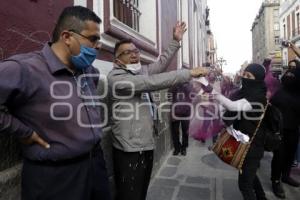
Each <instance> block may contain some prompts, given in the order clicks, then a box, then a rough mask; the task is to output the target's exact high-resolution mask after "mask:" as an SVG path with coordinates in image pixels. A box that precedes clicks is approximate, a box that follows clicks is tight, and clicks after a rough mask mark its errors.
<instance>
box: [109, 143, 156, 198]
mask: <svg viewBox="0 0 300 200" xmlns="http://www.w3.org/2000/svg"><path fill="white" fill-rule="evenodd" d="M113 158H114V176H115V184H116V199H117V200H145V199H146V195H147V190H148V186H149V182H150V178H151V172H152V167H153V151H152V150H151V151H141V152H124V151H121V150H118V149H116V148H114V149H113Z"/></svg>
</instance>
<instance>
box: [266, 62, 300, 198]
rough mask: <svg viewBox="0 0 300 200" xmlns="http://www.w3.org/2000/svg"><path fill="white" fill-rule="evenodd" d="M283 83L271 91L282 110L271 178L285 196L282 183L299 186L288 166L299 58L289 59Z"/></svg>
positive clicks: (297, 109) (295, 130)
mask: <svg viewBox="0 0 300 200" xmlns="http://www.w3.org/2000/svg"><path fill="white" fill-rule="evenodd" d="M281 85H282V87H281V88H280V89H279V90H278V91H277V92H276V93H275V94H274V96H273V97H272V99H271V103H272V104H274V105H275V106H276V107H278V108H279V110H280V111H281V113H282V119H283V129H282V135H283V139H282V145H281V147H280V148H279V149H278V150H276V151H274V154H273V159H272V171H271V180H272V186H273V192H274V194H275V195H276V196H277V197H280V198H285V192H284V190H283V187H282V184H281V182H283V183H286V184H288V185H290V186H293V187H299V186H300V183H299V182H298V181H296V180H294V179H293V178H292V177H291V174H290V172H291V167H292V163H293V161H294V158H295V154H296V151H297V145H298V139H299V125H300V117H299V116H300V90H299V87H300V62H299V61H298V60H293V61H290V62H289V69H288V70H287V71H286V72H285V74H284V75H283V76H282V78H281Z"/></svg>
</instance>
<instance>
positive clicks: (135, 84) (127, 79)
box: [108, 70, 191, 94]
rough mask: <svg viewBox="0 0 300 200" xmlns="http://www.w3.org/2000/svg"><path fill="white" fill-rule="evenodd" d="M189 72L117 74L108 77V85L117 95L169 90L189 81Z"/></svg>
mask: <svg viewBox="0 0 300 200" xmlns="http://www.w3.org/2000/svg"><path fill="white" fill-rule="evenodd" d="M190 79H191V75H190V71H189V70H178V71H171V72H165V73H160V74H154V75H151V76H148V75H132V74H129V73H126V74H117V75H112V76H109V77H108V81H109V85H111V86H113V90H115V91H114V92H117V93H119V94H122V93H123V94H128V93H130V94H133V93H142V92H151V91H156V90H161V89H166V88H170V87H173V86H176V85H178V84H183V83H186V82H188V81H190Z"/></svg>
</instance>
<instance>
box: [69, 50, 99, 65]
mask: <svg viewBox="0 0 300 200" xmlns="http://www.w3.org/2000/svg"><path fill="white" fill-rule="evenodd" d="M96 56H97V50H96V49H94V48H90V47H86V46H84V45H80V53H79V55H77V56H71V62H72V63H73V65H74V66H75V68H76V69H78V70H83V69H86V68H88V67H89V66H91V64H92V63H93V62H94V60H95V59H96Z"/></svg>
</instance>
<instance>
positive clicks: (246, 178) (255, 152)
mask: <svg viewBox="0 0 300 200" xmlns="http://www.w3.org/2000/svg"><path fill="white" fill-rule="evenodd" d="M263 151H264V149H263V148H262V147H260V148H257V149H256V148H255V147H254V148H253V147H252V148H251V149H250V151H249V153H248V154H247V157H246V159H245V161H244V164H243V167H242V171H241V173H239V180H238V184H239V189H240V191H241V193H242V195H243V198H244V200H263V199H266V195H265V192H264V189H263V187H262V185H261V182H260V180H259V178H258V176H257V175H256V172H257V169H258V168H259V163H260V160H261V158H262V156H263Z"/></svg>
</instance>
